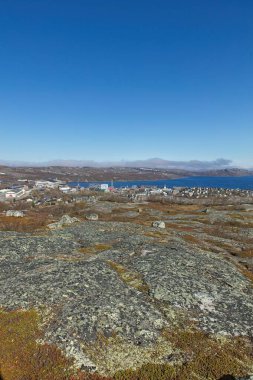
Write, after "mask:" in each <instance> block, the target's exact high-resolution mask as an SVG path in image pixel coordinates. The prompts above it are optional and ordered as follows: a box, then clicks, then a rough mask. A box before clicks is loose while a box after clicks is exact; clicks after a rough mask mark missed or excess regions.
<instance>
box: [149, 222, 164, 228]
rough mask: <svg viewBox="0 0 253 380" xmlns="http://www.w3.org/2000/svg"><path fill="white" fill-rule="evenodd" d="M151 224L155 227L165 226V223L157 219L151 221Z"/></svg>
mask: <svg viewBox="0 0 253 380" xmlns="http://www.w3.org/2000/svg"><path fill="white" fill-rule="evenodd" d="M152 226H153V227H156V228H165V223H164V222H163V221H161V220H157V221H155V222H153V223H152Z"/></svg>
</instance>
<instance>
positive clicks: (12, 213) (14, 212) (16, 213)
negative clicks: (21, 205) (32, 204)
mask: <svg viewBox="0 0 253 380" xmlns="http://www.w3.org/2000/svg"><path fill="white" fill-rule="evenodd" d="M24 215H25V214H24V213H23V211H18V210H8V211H6V216H14V217H15V218H23V216H24Z"/></svg>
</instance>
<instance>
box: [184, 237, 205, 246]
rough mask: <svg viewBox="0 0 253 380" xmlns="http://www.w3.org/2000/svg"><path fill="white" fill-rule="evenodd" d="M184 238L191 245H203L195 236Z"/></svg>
mask: <svg viewBox="0 0 253 380" xmlns="http://www.w3.org/2000/svg"><path fill="white" fill-rule="evenodd" d="M182 238H183V239H184V241H186V242H187V243H191V244H199V245H201V241H200V240H199V239H198V238H196V237H195V236H193V235H182Z"/></svg>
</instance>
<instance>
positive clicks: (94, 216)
mask: <svg viewBox="0 0 253 380" xmlns="http://www.w3.org/2000/svg"><path fill="white" fill-rule="evenodd" d="M86 219H87V220H98V214H88V215H86Z"/></svg>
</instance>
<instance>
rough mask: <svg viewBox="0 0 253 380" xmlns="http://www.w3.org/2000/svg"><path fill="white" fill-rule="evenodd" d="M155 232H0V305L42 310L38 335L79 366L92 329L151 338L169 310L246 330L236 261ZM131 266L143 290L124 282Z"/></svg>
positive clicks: (250, 294) (252, 296) (251, 313)
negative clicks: (42, 323)
mask: <svg viewBox="0 0 253 380" xmlns="http://www.w3.org/2000/svg"><path fill="white" fill-rule="evenodd" d="M156 231H157V230H156V229H155V228H152V227H149V226H144V225H137V224H134V223H120V222H105V221H92V222H91V221H86V222H82V223H76V224H74V225H72V226H70V227H65V228H64V229H59V230H53V231H46V232H44V233H41V234H37V235H36V234H25V233H16V232H0V305H1V307H4V308H7V309H17V308H24V309H28V308H32V307H38V308H42V309H43V308H45V309H47V310H48V311H49V312H48V313H49V317H48V319H47V321H46V322H45V326H44V328H45V339H46V340H47V341H48V342H53V343H56V344H57V345H58V346H59V347H61V348H62V349H63V350H64V351H65V352H66V353H67V354H69V355H74V356H75V358H76V360H77V363H78V365H79V366H84V367H93V366H94V368H95V367H96V364H95V363H94V362H93V358H90V357H89V353H88V351H87V352H86V349H85V347H87V345H88V344H90V343H91V344H92V342H95V341H96V339H97V336H98V334H103V335H104V336H105V337H110V336H112V335H117V336H119V337H120V338H122V339H123V340H124V341H126V342H130V343H131V344H133V345H136V346H140V347H145V346H150V345H152V344H155V342H156V341H157V339H159V337H160V335H161V332H162V330H163V329H164V328H166V327H168V326H172V325H173V324H174V323H175V318H177V315H178V314H184V315H185V316H186V317H187V318H188V319H189V320H194V321H197V323H198V325H199V326H200V328H201V329H203V330H205V331H207V332H210V333H215V334H222V335H232V336H233V335H247V336H252V326H253V290H252V284H251V282H250V281H249V280H248V279H247V278H246V277H244V275H243V274H241V273H240V272H239V271H238V269H237V267H236V266H235V264H234V263H232V262H230V261H228V260H225V259H224V258H223V257H221V256H219V255H217V254H214V253H211V252H207V251H204V250H200V249H198V248H196V249H195V248H194V246H189V245H187V244H186V243H184V242H183V241H182V240H180V239H178V238H171V237H168V236H167V235H166V233H164V236H162V239H160V240H159V239H154V238H153V237H152V234H155V233H156ZM90 247H92V250H90ZM87 248H89V249H88V250H87ZM122 273H127V274H128V277H126V276H125V277H123V276H122ZM133 274H134V276H135V277H134V278H135V279H136V278H138V281H140V282H141V284H142V285H143V284H144V285H145V286H143V288H142V287H140V286H135V285H134V284H135V282H134V281H128V280H127V278H130V279H131V275H132V276H133Z"/></svg>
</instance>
